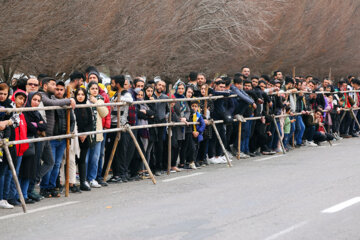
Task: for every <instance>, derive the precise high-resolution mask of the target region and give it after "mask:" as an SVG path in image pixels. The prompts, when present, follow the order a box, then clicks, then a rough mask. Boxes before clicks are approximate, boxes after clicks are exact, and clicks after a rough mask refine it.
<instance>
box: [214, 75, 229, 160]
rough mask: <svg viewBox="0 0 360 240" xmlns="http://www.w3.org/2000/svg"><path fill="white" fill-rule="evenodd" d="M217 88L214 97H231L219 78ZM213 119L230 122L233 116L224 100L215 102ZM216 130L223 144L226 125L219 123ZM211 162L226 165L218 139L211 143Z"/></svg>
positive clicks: (215, 83) (216, 83) (216, 82)
mask: <svg viewBox="0 0 360 240" xmlns="http://www.w3.org/2000/svg"><path fill="white" fill-rule="evenodd" d="M214 85H215V88H214V91H212V95H214V96H225V97H228V96H230V91H225V82H224V81H223V80H222V79H221V78H219V79H216V80H215V82H214ZM211 117H212V118H213V119H214V120H224V121H225V122H226V121H229V120H230V118H231V119H232V116H231V115H230V114H229V113H228V111H227V109H226V108H225V101H224V99H223V98H220V99H216V100H215V101H214V111H213V112H212V113H211ZM216 128H217V130H218V132H219V135H220V138H221V140H222V142H225V141H226V135H225V127H224V123H217V124H216ZM208 154H209V162H210V163H215V164H216V163H226V159H225V157H224V152H223V150H222V148H221V145H220V142H219V140H218V138H217V137H213V138H212V139H211V141H210V143H209V153H208Z"/></svg>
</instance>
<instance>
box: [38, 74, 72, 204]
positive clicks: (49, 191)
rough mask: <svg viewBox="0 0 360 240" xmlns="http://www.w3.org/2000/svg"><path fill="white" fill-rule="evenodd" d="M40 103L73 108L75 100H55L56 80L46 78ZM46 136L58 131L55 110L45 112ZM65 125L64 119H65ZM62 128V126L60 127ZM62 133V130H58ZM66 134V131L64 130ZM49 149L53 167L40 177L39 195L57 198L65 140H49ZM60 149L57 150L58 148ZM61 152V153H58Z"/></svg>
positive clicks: (43, 81) (43, 82)
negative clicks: (57, 183)
mask: <svg viewBox="0 0 360 240" xmlns="http://www.w3.org/2000/svg"><path fill="white" fill-rule="evenodd" d="M42 86H43V88H42V90H41V91H40V92H41V95H42V102H43V104H44V106H66V105H71V106H72V107H73V108H75V105H76V103H75V100H74V99H71V98H70V99H56V98H55V97H54V94H55V90H56V80H55V79H54V78H50V77H46V78H44V79H43V80H42ZM45 114H46V123H47V129H46V135H47V136H54V135H56V133H57V132H56V129H57V130H59V129H58V128H57V126H56V121H55V119H56V115H57V110H46V111H45ZM65 123H66V118H65ZM62 127H63V126H62ZM60 130H61V131H62V132H63V129H60ZM65 132H66V129H65ZM49 143H50V149H51V151H52V158H53V159H54V162H55V163H54V166H53V167H52V168H51V169H50V170H49V171H48V172H47V173H46V174H45V175H44V176H43V177H42V179H41V183H40V194H41V195H42V196H44V197H47V198H49V197H52V196H54V197H59V196H60V194H59V191H57V190H56V189H55V188H56V179H57V177H58V174H59V168H60V164H61V161H62V156H63V154H64V150H65V147H66V140H65V139H61V140H50V142H49ZM45 146H46V145H45ZM60 147H61V148H62V149H59V148H60ZM60 150H61V151H60Z"/></svg>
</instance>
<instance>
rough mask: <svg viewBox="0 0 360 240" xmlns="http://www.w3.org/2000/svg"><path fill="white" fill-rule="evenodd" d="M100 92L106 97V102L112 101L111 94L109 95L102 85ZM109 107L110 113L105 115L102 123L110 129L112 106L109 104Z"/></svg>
mask: <svg viewBox="0 0 360 240" xmlns="http://www.w3.org/2000/svg"><path fill="white" fill-rule="evenodd" d="M99 93H100V95H101V96H102V97H103V98H104V103H109V102H110V99H109V96H108V95H107V93H106V92H105V91H104V90H102V89H101V87H99ZM107 109H108V110H109V114H108V115H106V117H104V118H103V119H102V125H103V128H106V129H109V128H110V126H111V108H110V106H107Z"/></svg>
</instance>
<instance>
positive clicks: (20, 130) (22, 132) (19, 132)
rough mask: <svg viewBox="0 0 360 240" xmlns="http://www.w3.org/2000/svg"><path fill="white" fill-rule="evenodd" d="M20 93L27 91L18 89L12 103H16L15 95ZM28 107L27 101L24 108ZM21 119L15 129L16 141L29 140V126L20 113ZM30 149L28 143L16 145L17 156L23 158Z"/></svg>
mask: <svg viewBox="0 0 360 240" xmlns="http://www.w3.org/2000/svg"><path fill="white" fill-rule="evenodd" d="M18 92H23V93H25V91H23V90H21V89H18V90H16V91H15V92H14V94H13V95H12V97H11V101H13V102H15V95H16V94H17V93H18ZM26 95H27V94H26ZM25 105H26V101H25V103H24V106H25ZM19 117H20V124H19V126H18V127H17V128H15V140H16V141H17V140H26V139H28V138H27V124H26V120H25V116H24V114H22V113H20V115H19ZM28 148H29V144H28V143H23V144H16V154H17V156H22V155H23V154H24V152H25V151H26V150H28Z"/></svg>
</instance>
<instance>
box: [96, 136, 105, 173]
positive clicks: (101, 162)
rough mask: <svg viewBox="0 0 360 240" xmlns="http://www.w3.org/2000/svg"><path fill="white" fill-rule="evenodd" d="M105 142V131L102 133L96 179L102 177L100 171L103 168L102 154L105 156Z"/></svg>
mask: <svg viewBox="0 0 360 240" xmlns="http://www.w3.org/2000/svg"><path fill="white" fill-rule="evenodd" d="M105 143H106V133H104V140H103V141H102V142H101V147H100V157H99V164H98V170H97V175H96V179H102V177H101V172H102V169H103V162H104V156H105Z"/></svg>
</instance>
